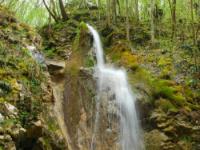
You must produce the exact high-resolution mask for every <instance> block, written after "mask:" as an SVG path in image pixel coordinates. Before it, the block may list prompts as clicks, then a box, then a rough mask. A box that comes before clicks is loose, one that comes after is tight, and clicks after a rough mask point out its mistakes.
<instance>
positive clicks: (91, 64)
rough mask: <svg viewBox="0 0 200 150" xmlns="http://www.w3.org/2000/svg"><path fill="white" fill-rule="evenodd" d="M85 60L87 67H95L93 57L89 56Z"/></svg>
mask: <svg viewBox="0 0 200 150" xmlns="http://www.w3.org/2000/svg"><path fill="white" fill-rule="evenodd" d="M84 61H85V65H84V66H86V67H93V66H94V64H95V62H94V60H93V58H91V57H90V56H88V57H87V58H86V59H85V60H84Z"/></svg>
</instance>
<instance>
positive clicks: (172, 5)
mask: <svg viewBox="0 0 200 150" xmlns="http://www.w3.org/2000/svg"><path fill="white" fill-rule="evenodd" d="M168 2H169V6H170V12H171V17H172V40H173V39H174V37H175V35H176V0H172V2H171V1H170V0H168Z"/></svg>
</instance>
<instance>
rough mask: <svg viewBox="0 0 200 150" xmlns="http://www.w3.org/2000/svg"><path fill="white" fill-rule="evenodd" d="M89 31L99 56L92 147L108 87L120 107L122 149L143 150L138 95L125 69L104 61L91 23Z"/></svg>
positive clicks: (92, 147) (97, 56)
mask: <svg viewBox="0 0 200 150" xmlns="http://www.w3.org/2000/svg"><path fill="white" fill-rule="evenodd" d="M87 26H88V28H89V31H90V32H91V34H92V35H93V38H94V49H95V53H96V58H97V65H96V68H95V76H96V77H97V86H98V89H97V91H98V94H97V101H96V117H95V118H96V119H95V123H94V124H95V125H94V131H93V137H92V144H91V149H92V150H94V149H95V146H93V144H94V142H95V138H96V137H95V136H96V134H97V130H98V128H99V127H98V122H99V115H101V114H100V113H101V112H99V107H100V103H101V95H100V93H101V92H102V91H105V90H107V89H108V88H109V89H111V91H112V92H113V93H114V97H115V103H116V105H117V108H118V116H119V129H120V134H119V141H120V142H119V143H120V149H122V150H143V149H144V147H143V142H142V140H141V131H140V127H139V123H138V118H137V113H136V108H135V100H136V96H135V95H134V93H133V92H132V90H131V88H130V86H129V84H128V80H127V75H126V72H125V70H123V69H115V68H114V67H108V66H107V65H106V64H105V62H104V57H103V48H102V44H101V40H100V37H99V34H98V32H97V31H96V30H95V29H94V28H93V27H92V26H90V25H87Z"/></svg>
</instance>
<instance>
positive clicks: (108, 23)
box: [106, 0, 111, 25]
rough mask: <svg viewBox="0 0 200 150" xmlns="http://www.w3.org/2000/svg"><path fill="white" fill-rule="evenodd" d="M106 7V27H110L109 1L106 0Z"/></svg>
mask: <svg viewBox="0 0 200 150" xmlns="http://www.w3.org/2000/svg"><path fill="white" fill-rule="evenodd" d="M106 6H107V14H106V15H107V25H110V23H111V21H110V0H106Z"/></svg>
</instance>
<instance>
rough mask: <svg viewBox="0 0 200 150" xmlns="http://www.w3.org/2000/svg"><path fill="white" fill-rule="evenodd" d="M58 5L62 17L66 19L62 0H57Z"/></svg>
mask: <svg viewBox="0 0 200 150" xmlns="http://www.w3.org/2000/svg"><path fill="white" fill-rule="evenodd" d="M59 5H60V11H61V14H62V19H63V20H64V21H65V20H68V16H67V13H66V11H65V7H64V4H63V1H62V0H59Z"/></svg>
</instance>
